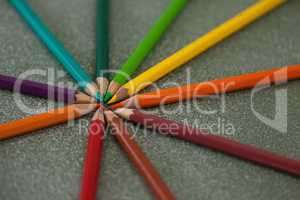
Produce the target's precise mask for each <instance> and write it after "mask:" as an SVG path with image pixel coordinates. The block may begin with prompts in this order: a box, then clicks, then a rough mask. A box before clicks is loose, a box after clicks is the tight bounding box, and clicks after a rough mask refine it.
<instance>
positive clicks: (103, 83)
mask: <svg viewBox="0 0 300 200" xmlns="http://www.w3.org/2000/svg"><path fill="white" fill-rule="evenodd" d="M96 82H97V85H98V88H99V92H100V95H101V96H103V95H104V94H105V92H106V90H107V87H108V83H109V82H108V79H107V78H105V77H98V78H97V79H96Z"/></svg>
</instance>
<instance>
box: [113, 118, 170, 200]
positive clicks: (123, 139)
mask: <svg viewBox="0 0 300 200" xmlns="http://www.w3.org/2000/svg"><path fill="white" fill-rule="evenodd" d="M111 127H112V131H113V135H114V136H115V137H116V139H117V140H118V142H119V143H120V144H121V146H122V148H123V149H124V151H125V152H126V153H127V155H128V157H129V159H130V160H131V161H132V162H133V164H134V165H135V167H136V168H137V170H138V171H139V173H140V174H141V175H142V176H143V177H144V180H145V182H146V183H147V184H148V186H149V187H150V188H151V190H152V191H153V193H154V194H155V196H156V199H163V200H173V199H175V197H174V196H173V194H172V193H171V191H170V190H169V188H168V186H167V185H166V184H165V182H164V181H163V180H162V178H161V177H160V175H159V173H158V172H157V171H156V169H155V168H154V166H153V165H152V163H151V161H150V160H149V159H148V157H147V156H146V155H145V153H144V152H143V151H142V149H141V148H140V147H139V145H138V144H137V143H136V142H135V141H134V138H133V137H132V136H131V134H130V133H129V132H128V131H127V129H126V128H125V127H124V125H123V123H121V121H119V120H114V123H112V124H111Z"/></svg>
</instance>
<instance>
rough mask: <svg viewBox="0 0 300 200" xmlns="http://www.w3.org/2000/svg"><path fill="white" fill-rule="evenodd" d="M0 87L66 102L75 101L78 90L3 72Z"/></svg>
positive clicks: (0, 75)
mask: <svg viewBox="0 0 300 200" xmlns="http://www.w3.org/2000/svg"><path fill="white" fill-rule="evenodd" d="M0 89H2V90H9V91H12V92H19V93H22V94H26V95H31V96H36V97H41V98H45V99H51V100H54V101H58V102H65V103H73V102H74V101H75V94H76V90H73V89H68V88H63V87H58V86H52V85H48V84H44V83H39V82H36V81H30V80H22V79H17V78H16V77H13V76H7V75H2V74H0Z"/></svg>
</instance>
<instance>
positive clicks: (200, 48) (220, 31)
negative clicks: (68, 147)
mask: <svg viewBox="0 0 300 200" xmlns="http://www.w3.org/2000/svg"><path fill="white" fill-rule="evenodd" d="M284 2H286V0H261V1H258V2H257V3H256V4H254V5H253V6H250V7H249V8H248V9H246V10H245V11H243V12H241V13H240V14H238V15H236V16H235V17H233V18H232V19H230V20H228V21H227V22H225V23H224V24H222V25H220V26H218V27H216V28H215V29H213V30H212V31H210V32H208V33H207V34H206V35H204V36H202V37H199V38H198V39H197V40H195V41H194V42H192V43H190V44H189V45H187V46H186V47H184V48H182V49H181V50H179V51H177V52H176V53H174V54H173V55H171V56H170V57H168V58H166V59H165V60H163V61H161V62H160V63H158V64H157V65H155V66H153V67H151V68H150V69H148V70H147V71H145V72H143V73H142V74H140V75H138V76H137V77H135V78H134V79H132V80H130V81H129V82H127V83H126V84H125V85H123V86H122V90H121V91H122V93H125V92H124V91H126V93H127V96H131V95H133V94H135V93H137V92H138V91H140V90H142V89H143V88H145V87H147V86H149V85H151V84H152V83H153V82H155V81H156V80H158V79H160V78H162V77H163V76H165V75H167V74H168V73H170V72H171V71H173V70H175V69H176V68H178V67H180V66H182V65H183V64H185V63H187V62H188V61H190V60H191V59H192V58H194V57H196V56H198V55H199V54H201V53H203V52H205V51H206V50H207V49H209V48H211V47H212V46H214V45H216V44H217V43H219V42H221V41H223V40H224V39H226V38H227V37H229V36H231V35H232V34H233V33H235V32H237V31H239V30H241V29H242V28H244V27H245V26H246V25H248V24H250V23H251V22H253V21H255V20H256V19H258V18H259V17H261V16H262V15H264V14H266V13H268V12H269V11H271V10H273V9H274V8H276V7H277V6H279V5H281V4H283V3H284ZM119 95H120V96H118V94H117V95H115V96H114V97H113V99H112V100H111V101H110V102H109V103H112V102H115V101H117V100H118V99H120V98H124V94H122V95H121V93H120V94H119ZM121 96H122V97H121Z"/></svg>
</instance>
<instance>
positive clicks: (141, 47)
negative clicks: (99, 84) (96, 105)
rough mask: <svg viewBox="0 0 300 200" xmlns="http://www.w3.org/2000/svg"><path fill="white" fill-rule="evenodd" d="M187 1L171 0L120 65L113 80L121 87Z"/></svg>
mask: <svg viewBox="0 0 300 200" xmlns="http://www.w3.org/2000/svg"><path fill="white" fill-rule="evenodd" d="M187 2H188V0H172V1H170V5H169V6H168V7H167V8H166V10H165V11H164V12H163V14H162V15H161V16H160V18H159V19H158V20H157V21H156V22H155V24H154V25H153V26H152V27H151V28H150V30H149V31H148V33H147V34H146V35H145V37H144V39H143V40H142V41H141V42H140V43H139V44H138V46H137V48H136V49H135V50H134V51H133V53H132V54H131V55H130V56H129V57H128V59H127V61H126V62H125V63H124V64H123V65H122V67H121V70H120V71H119V72H117V74H116V75H115V76H114V78H113V80H114V81H115V82H117V83H118V84H120V85H122V84H124V83H126V82H127V81H128V78H129V77H130V76H131V75H132V74H133V73H134V72H135V71H136V70H137V68H138V67H139V66H140V64H141V63H142V61H143V60H144V59H145V58H146V56H147V55H148V54H149V53H150V51H151V50H152V48H153V47H154V46H155V44H156V43H157V42H158V41H159V40H160V38H161V37H162V35H163V34H164V32H165V31H166V30H167V28H168V27H169V26H170V24H171V23H172V22H173V21H174V20H175V18H176V17H177V16H178V14H179V13H180V12H181V11H182V10H183V8H184V7H185V5H186V4H187Z"/></svg>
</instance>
